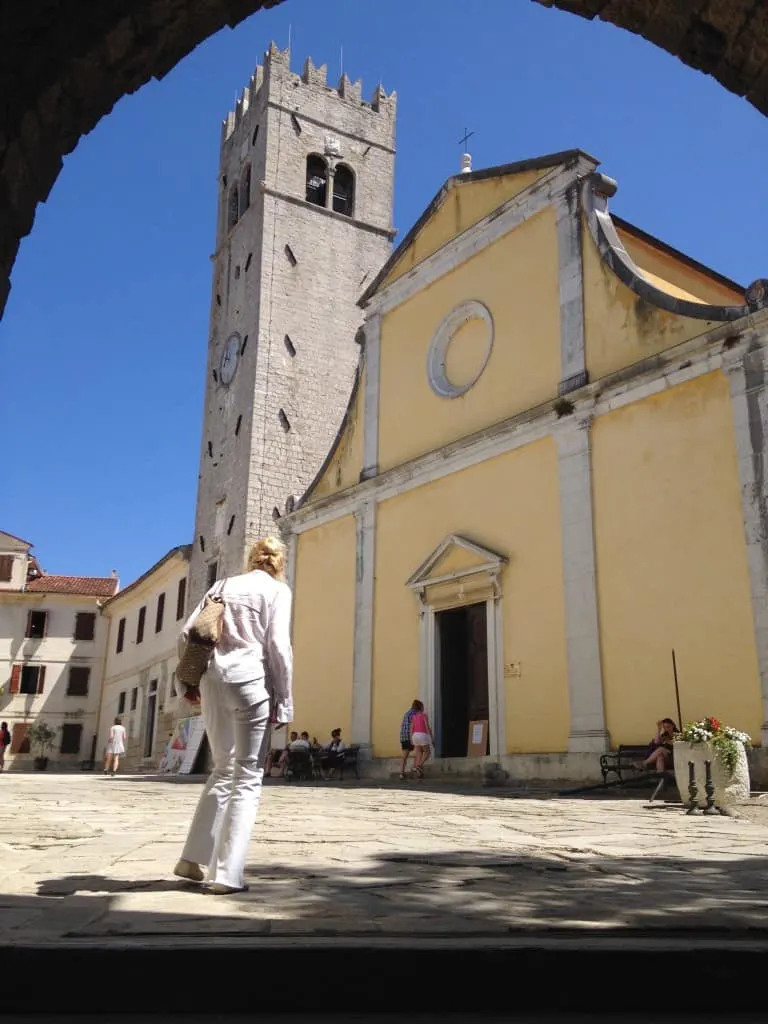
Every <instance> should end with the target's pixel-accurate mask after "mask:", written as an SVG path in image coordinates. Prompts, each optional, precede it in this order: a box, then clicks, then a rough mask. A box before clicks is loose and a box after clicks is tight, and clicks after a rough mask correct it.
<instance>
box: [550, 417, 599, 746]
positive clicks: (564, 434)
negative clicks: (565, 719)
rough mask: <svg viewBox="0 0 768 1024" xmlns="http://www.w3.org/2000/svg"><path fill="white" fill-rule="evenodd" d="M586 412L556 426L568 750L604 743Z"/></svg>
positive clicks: (589, 447)
mask: <svg viewBox="0 0 768 1024" xmlns="http://www.w3.org/2000/svg"><path fill="white" fill-rule="evenodd" d="M590 427H591V418H590V417H588V416H583V417H582V416H579V417H569V423H568V426H567V428H564V429H563V430H561V431H559V432H558V435H557V441H558V450H559V473H560V516H561V530H562V547H563V596H564V599H565V637H566V650H567V659H568V696H569V705H570V729H569V735H568V750H569V752H570V753H573V754H581V753H588V752H595V753H600V752H602V751H604V750H607V749H608V746H609V743H608V735H607V733H606V729H605V708H604V703H603V677H602V668H601V664H600V624H599V620H598V611H597V582H596V575H595V544H594V525H593V517H592V464H591V463H592V451H591V443H590Z"/></svg>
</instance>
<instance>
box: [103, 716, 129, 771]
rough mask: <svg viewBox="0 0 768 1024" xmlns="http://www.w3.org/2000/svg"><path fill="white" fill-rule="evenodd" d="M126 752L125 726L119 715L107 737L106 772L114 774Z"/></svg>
mask: <svg viewBox="0 0 768 1024" xmlns="http://www.w3.org/2000/svg"><path fill="white" fill-rule="evenodd" d="M124 753H125V726H124V725H123V723H122V721H121V719H120V717H119V716H118V717H117V718H116V719H115V721H114V722H113V723H112V727H111V729H110V730H109V736H108V738H107V753H106V757H105V758H104V774H105V775H114V774H115V772H116V771H117V768H118V765H119V764H120V755H121V754H124Z"/></svg>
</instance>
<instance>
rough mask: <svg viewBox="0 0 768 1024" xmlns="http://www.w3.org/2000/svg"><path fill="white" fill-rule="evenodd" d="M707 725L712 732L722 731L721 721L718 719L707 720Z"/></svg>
mask: <svg viewBox="0 0 768 1024" xmlns="http://www.w3.org/2000/svg"><path fill="white" fill-rule="evenodd" d="M707 724H708V725H709V728H710V729H711V730H712V732H719V731H720V720H719V719H717V718H708V719H707Z"/></svg>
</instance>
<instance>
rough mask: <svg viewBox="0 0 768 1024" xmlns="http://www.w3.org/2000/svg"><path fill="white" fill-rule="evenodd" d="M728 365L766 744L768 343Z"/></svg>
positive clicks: (762, 731)
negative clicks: (766, 380)
mask: <svg viewBox="0 0 768 1024" xmlns="http://www.w3.org/2000/svg"><path fill="white" fill-rule="evenodd" d="M724 369H725V371H726V372H727V374H728V377H729V382H730V387H731V408H732V410H733V420H734V427H735V434H736V458H737V460H738V465H739V479H740V482H741V509H742V518H743V522H744V539H745V543H746V551H747V565H748V568H749V582H750V590H751V593H752V616H753V622H754V629H755V645H756V648H757V664H758V672H759V675H760V692H761V696H762V702H763V724H762V729H761V742H762V745H763V746H764V747H765V746H768V532H767V530H766V527H767V526H768V523H767V522H766V520H767V519H768V480H767V479H766V474H767V473H768V459H767V458H766V438H768V394H766V387H765V374H766V351H765V347H764V346H760V347H755V348H753V349H751V350H747V351H746V352H743V353H741V354H740V356H739V358H738V359H732V360H731V359H729V360H727V361H726V362H725V365H724ZM755 738H756V737H755Z"/></svg>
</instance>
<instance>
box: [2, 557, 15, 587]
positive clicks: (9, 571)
mask: <svg viewBox="0 0 768 1024" xmlns="http://www.w3.org/2000/svg"><path fill="white" fill-rule="evenodd" d="M12 576H13V555H0V583H10V582H11V577H12Z"/></svg>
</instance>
